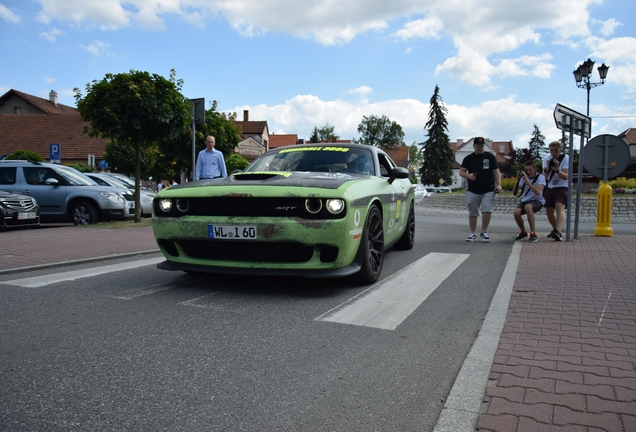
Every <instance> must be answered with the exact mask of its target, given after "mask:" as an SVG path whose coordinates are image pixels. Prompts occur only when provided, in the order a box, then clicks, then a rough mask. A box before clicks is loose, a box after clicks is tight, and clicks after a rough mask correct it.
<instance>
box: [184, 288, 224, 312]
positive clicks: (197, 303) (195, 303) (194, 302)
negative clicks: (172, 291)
mask: <svg viewBox="0 0 636 432" xmlns="http://www.w3.org/2000/svg"><path fill="white" fill-rule="evenodd" d="M220 292H223V290H219V291H215V292H213V293H211V294H206V295H204V296H201V297H197V298H193V299H190V300H186V301H182V302H179V303H177V304H178V305H179V306H188V307H196V308H202V309H210V308H212V307H214V306H213V305H211V304H210V302H203V301H202V300H203V299H207V298H209V297H212V296H213V295H216V294H218V293H220Z"/></svg>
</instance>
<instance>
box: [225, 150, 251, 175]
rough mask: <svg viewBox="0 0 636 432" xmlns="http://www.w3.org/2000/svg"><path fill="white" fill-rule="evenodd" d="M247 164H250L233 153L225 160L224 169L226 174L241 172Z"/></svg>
mask: <svg viewBox="0 0 636 432" xmlns="http://www.w3.org/2000/svg"><path fill="white" fill-rule="evenodd" d="M249 164H250V163H249V161H248V160H247V159H245V158H244V157H243V156H241V155H240V154H237V153H233V154H231V155H229V156H228V158H227V159H225V168H226V169H227V172H228V174H231V173H232V172H234V171H236V170H240V171H243V170H244V169H245V168H246V167H247V166H248V165H249Z"/></svg>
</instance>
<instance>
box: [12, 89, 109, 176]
mask: <svg viewBox="0 0 636 432" xmlns="http://www.w3.org/2000/svg"><path fill="white" fill-rule="evenodd" d="M86 126H88V122H85V121H84V120H83V119H82V117H81V116H80V115H79V112H78V111H77V109H75V108H73V107H69V106H66V105H62V104H58V103H57V93H55V92H54V91H51V93H50V94H49V99H48V100H47V99H43V98H40V97H37V96H32V95H29V94H26V93H22V92H20V91H17V90H9V91H8V92H7V93H5V94H4V95H2V96H0V156H3V155H9V154H11V153H13V152H15V151H17V150H29V151H32V152H35V153H37V154H39V155H40V156H42V157H43V158H44V159H45V160H48V159H49V156H50V146H51V144H59V146H60V156H61V162H62V163H63V164H67V165H68V164H73V163H83V164H85V165H87V164H88V159H89V155H92V156H93V157H94V159H95V163H99V161H101V160H102V158H103V153H104V146H105V145H106V143H107V142H108V140H107V139H102V138H90V137H89V136H88V135H87V134H85V133H84V127H86Z"/></svg>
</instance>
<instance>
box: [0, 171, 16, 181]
mask: <svg viewBox="0 0 636 432" xmlns="http://www.w3.org/2000/svg"><path fill="white" fill-rule="evenodd" d="M15 173H16V167H0V185H12V184H15Z"/></svg>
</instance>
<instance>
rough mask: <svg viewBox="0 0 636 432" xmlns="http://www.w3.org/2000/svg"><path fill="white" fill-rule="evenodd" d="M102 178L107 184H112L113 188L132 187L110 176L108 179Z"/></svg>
mask: <svg viewBox="0 0 636 432" xmlns="http://www.w3.org/2000/svg"><path fill="white" fill-rule="evenodd" d="M100 178H101V179H102V180H104V181H106V182H107V183H109V184H111V185H112V186H115V187H118V188H124V189H130V186H129V185H128V184H126V183H125V182H123V181H122V180H120V179H119V177H111V176H108V178H104V177H100ZM133 188H134V186H133Z"/></svg>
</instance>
